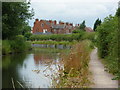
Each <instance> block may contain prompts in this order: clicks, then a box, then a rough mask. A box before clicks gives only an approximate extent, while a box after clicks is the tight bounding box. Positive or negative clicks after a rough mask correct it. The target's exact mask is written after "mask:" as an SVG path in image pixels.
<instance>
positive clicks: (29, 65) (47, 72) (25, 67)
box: [2, 48, 66, 88]
mask: <svg viewBox="0 0 120 90" xmlns="http://www.w3.org/2000/svg"><path fill="white" fill-rule="evenodd" d="M60 51H61V50H58V49H41V48H37V49H35V50H33V51H31V52H29V53H28V52H27V53H26V52H25V53H20V54H14V55H7V56H3V57H2V87H3V88H13V87H15V88H50V87H53V83H52V82H53V79H54V78H55V77H57V75H58V74H59V72H58V71H59V69H60V67H63V65H62V63H61V58H60ZM65 51H66V50H64V52H65Z"/></svg>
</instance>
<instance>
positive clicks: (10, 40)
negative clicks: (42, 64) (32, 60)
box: [2, 2, 34, 54]
mask: <svg viewBox="0 0 120 90" xmlns="http://www.w3.org/2000/svg"><path fill="white" fill-rule="evenodd" d="M33 15H34V13H33V10H30V2H14V3H13V2H3V3H2V42H3V43H2V46H3V47H2V53H3V54H8V53H15V52H22V51H23V50H26V49H27V45H28V43H27V42H26V40H25V39H28V38H29V37H30V35H31V34H30V31H31V27H30V26H29V25H28V22H27V21H28V20H29V19H31V18H32V16H33Z"/></svg>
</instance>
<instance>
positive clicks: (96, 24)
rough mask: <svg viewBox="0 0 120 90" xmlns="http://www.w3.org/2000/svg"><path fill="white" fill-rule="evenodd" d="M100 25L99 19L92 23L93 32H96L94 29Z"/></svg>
mask: <svg viewBox="0 0 120 90" xmlns="http://www.w3.org/2000/svg"><path fill="white" fill-rule="evenodd" d="M100 24H101V20H99V18H98V19H97V20H96V21H95V23H94V28H93V30H94V31H96V28H97V27H98V26H99V25H100Z"/></svg>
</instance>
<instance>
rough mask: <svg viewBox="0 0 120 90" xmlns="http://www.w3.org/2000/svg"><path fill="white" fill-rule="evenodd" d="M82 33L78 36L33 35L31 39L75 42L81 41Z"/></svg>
mask: <svg viewBox="0 0 120 90" xmlns="http://www.w3.org/2000/svg"><path fill="white" fill-rule="evenodd" d="M81 36H82V33H77V34H68V35H65V34H59V35H58V34H53V35H32V36H31V37H30V40H31V41H34V40H53V41H54V40H55V41H73V40H78V41H79V40H80V39H81Z"/></svg>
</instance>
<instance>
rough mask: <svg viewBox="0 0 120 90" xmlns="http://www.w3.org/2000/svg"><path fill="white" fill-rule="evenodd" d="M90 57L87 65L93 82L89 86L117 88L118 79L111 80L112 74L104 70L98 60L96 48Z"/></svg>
mask: <svg viewBox="0 0 120 90" xmlns="http://www.w3.org/2000/svg"><path fill="white" fill-rule="evenodd" d="M90 59H91V60H90V63H89V66H90V71H91V73H92V79H93V82H94V85H91V88H118V81H116V80H111V79H112V78H113V76H112V75H111V74H109V73H107V72H106V71H104V66H103V64H102V63H101V62H100V60H98V56H97V48H96V49H94V50H93V51H92V53H91V55H90Z"/></svg>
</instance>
